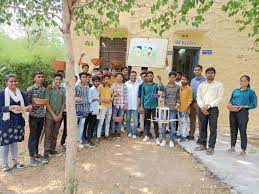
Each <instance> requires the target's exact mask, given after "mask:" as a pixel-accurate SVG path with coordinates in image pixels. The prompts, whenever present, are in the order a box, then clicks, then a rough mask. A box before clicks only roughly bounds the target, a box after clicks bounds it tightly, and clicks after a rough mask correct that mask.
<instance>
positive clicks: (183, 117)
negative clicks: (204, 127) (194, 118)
mask: <svg viewBox="0 0 259 194" xmlns="http://www.w3.org/2000/svg"><path fill="white" fill-rule="evenodd" d="M178 120H179V122H178V123H179V127H178V131H177V135H178V136H181V137H183V138H186V137H187V136H188V135H189V130H190V117H189V113H186V112H179V113H178Z"/></svg>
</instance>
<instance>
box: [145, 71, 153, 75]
mask: <svg viewBox="0 0 259 194" xmlns="http://www.w3.org/2000/svg"><path fill="white" fill-rule="evenodd" d="M146 74H147V75H148V74H152V75H154V72H153V71H148V72H147V73H146Z"/></svg>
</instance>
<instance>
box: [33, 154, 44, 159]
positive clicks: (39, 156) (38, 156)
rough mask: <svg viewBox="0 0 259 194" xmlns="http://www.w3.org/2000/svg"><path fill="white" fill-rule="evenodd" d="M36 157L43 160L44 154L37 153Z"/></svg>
mask: <svg viewBox="0 0 259 194" xmlns="http://www.w3.org/2000/svg"><path fill="white" fill-rule="evenodd" d="M35 158H36V159H39V160H41V159H42V158H43V156H42V155H40V154H36V155H35Z"/></svg>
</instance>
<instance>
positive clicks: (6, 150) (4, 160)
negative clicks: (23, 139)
mask: <svg viewBox="0 0 259 194" xmlns="http://www.w3.org/2000/svg"><path fill="white" fill-rule="evenodd" d="M9 149H10V152H11V156H12V160H13V161H14V162H16V161H17V155H18V145H17V143H16V142H15V143H12V144H9V145H5V146H1V154H2V168H6V167H9V165H8V154H9Z"/></svg>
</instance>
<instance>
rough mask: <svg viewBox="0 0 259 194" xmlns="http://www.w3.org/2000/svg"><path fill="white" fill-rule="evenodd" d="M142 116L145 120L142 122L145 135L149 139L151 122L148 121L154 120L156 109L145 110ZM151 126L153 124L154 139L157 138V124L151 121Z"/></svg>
mask: <svg viewBox="0 0 259 194" xmlns="http://www.w3.org/2000/svg"><path fill="white" fill-rule="evenodd" d="M144 114H145V120H144V131H145V135H147V136H149V137H150V136H151V135H150V127H151V121H150V120H149V119H152V120H154V119H155V117H156V109H155V108H154V109H145V111H144ZM151 116H152V117H151ZM153 124H154V131H155V135H156V138H159V129H158V123H157V122H155V121H153Z"/></svg>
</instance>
